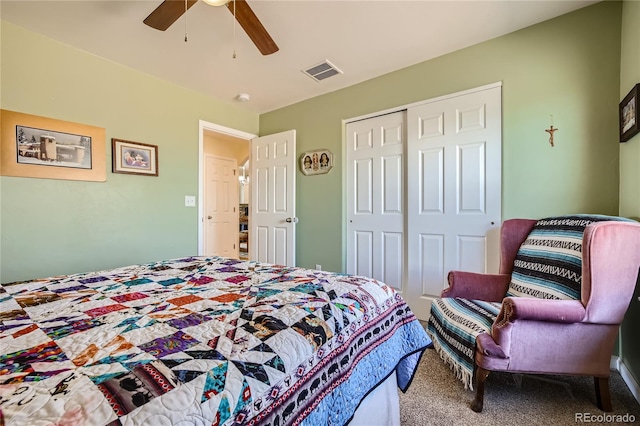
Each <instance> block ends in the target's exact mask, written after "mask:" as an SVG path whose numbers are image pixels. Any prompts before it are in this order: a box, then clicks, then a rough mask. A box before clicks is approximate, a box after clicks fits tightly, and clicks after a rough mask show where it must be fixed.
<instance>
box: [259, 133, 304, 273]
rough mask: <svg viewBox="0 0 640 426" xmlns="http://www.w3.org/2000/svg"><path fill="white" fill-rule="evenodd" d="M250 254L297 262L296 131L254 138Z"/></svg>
mask: <svg viewBox="0 0 640 426" xmlns="http://www.w3.org/2000/svg"><path fill="white" fill-rule="evenodd" d="M250 162H251V174H250V176H251V178H252V183H251V203H250V208H251V211H250V213H249V238H250V242H249V258H250V259H252V260H257V261H258V262H265V263H275V264H278V265H286V266H295V252H296V248H295V229H296V222H297V221H298V219H297V218H296V199H295V193H296V163H297V162H296V132H295V130H289V131H286V132H282V133H277V134H274V135H268V136H262V137H259V138H255V139H252V140H251V160H250Z"/></svg>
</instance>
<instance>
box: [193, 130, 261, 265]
mask: <svg viewBox="0 0 640 426" xmlns="http://www.w3.org/2000/svg"><path fill="white" fill-rule="evenodd" d="M205 131H210V132H215V133H222V134H224V135H228V136H233V137H236V138H238V139H244V140H247V141H251V139H254V138H256V137H258V135H255V134H253V133H248V132H244V131H242V130H238V129H233V128H231V127H226V126H222V125H220V124H216V123H211V122H209V121H205V120H199V121H198V256H202V255H203V253H204V203H203V199H204V132H205ZM249 158H251V153H249Z"/></svg>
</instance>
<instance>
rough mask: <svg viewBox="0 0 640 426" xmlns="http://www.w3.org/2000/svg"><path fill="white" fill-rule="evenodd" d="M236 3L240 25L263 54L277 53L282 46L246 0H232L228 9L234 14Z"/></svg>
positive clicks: (236, 13)
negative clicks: (279, 45)
mask: <svg viewBox="0 0 640 426" xmlns="http://www.w3.org/2000/svg"><path fill="white" fill-rule="evenodd" d="M234 3H235V9H236V12H235V16H236V20H237V21H238V23H239V24H240V26H241V27H242V28H243V29H244V31H245V32H246V33H247V35H248V36H249V38H250V39H251V41H253V44H255V45H256V47H257V48H258V50H259V51H260V53H262V54H263V55H271V54H272V53H276V52H277V51H278V50H280V48H279V47H278V46H277V45H276V43H275V42H274V41H273V39H272V38H271V36H270V35H269V33H268V32H267V30H266V29H265V28H264V26H263V25H262V23H261V22H260V20H259V19H258V17H257V16H256V14H255V13H253V10H252V9H251V7H249V4H248V3H247V2H246V1H245V0H235V2H234V1H233V0H232V1H230V2H229V3H227V9H229V11H230V12H231V13H232V14H233V7H234Z"/></svg>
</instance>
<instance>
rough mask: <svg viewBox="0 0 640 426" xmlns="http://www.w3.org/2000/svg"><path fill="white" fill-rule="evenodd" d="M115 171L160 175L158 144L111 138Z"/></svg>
mask: <svg viewBox="0 0 640 426" xmlns="http://www.w3.org/2000/svg"><path fill="white" fill-rule="evenodd" d="M111 152H112V157H113V173H127V174H133V175H147V176H158V146H157V145H149V144H146V143H140V142H132V141H125V140H122V139H111Z"/></svg>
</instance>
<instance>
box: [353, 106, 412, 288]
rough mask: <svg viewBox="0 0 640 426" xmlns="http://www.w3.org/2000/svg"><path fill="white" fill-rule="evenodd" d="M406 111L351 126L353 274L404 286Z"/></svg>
mask: <svg viewBox="0 0 640 426" xmlns="http://www.w3.org/2000/svg"><path fill="white" fill-rule="evenodd" d="M404 122H405V113H404V111H402V112H396V113H393V114H387V115H383V116H379V117H375V118H374V119H368V120H362V121H357V122H353V123H349V124H348V125H347V161H348V166H347V182H349V183H348V187H347V209H348V210H347V211H348V214H347V239H348V241H347V253H348V254H347V273H350V274H356V275H365V276H368V277H373V278H375V279H377V280H381V281H384V282H385V283H386V284H388V285H389V286H391V287H393V288H395V289H396V290H398V291H399V292H402V291H403V282H404V274H405V266H404V252H405V250H404V246H405V236H404V235H405V230H404V229H405V200H404V190H405V185H404V181H405V176H404V163H405V162H404V154H403V151H404V142H405V124H404Z"/></svg>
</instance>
